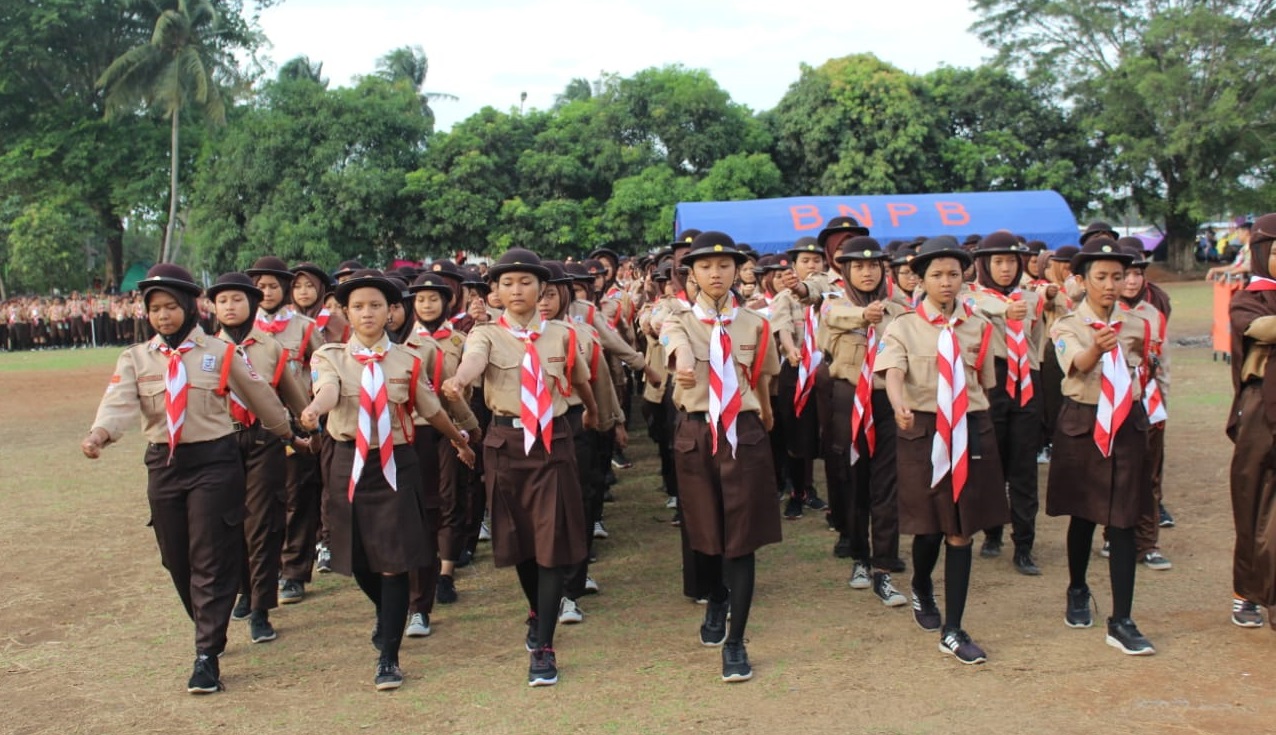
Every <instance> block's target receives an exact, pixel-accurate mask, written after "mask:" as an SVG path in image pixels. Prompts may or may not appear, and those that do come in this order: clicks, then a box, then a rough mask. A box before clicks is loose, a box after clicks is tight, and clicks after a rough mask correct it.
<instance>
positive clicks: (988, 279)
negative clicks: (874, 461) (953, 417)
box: [971, 230, 1045, 576]
mask: <svg viewBox="0 0 1276 735" xmlns="http://www.w3.org/2000/svg"><path fill="white" fill-rule="evenodd" d="M975 267H976V269H977V270H978V274H977V276H976V281H975V286H974V288H973V289H972V293H971V297H972V298H973V299H974V302H975V310H976V311H977V312H978V313H979V315H980V316H982V317H984V318H985V319H987V320H988V321H990V322H992V327H993V334H992V348H991V353H992V354H991V355H990V356H989V357H991V358H992V360H993V365H994V368H995V371H996V374H997V382H996V383H995V384H994V385H993V386H992V387H991V388H989V389H988V401H989V404H990V406H989V415H990V416H991V418H992V424H993V427H994V428H995V429H996V432H997V454H998V456H999V457H1000V458H1001V472H1002V476H1003V477H1005V479H1006V486H1007V488H1008V489H1009V491H1010V518H1011V523H1012V526H1011V533H1010V538H1011V540H1012V541H1014V544H1015V555H1014V565H1015V569H1016V570H1017V571H1018V572H1019V573H1020V574H1026V575H1029V576H1037V575H1040V574H1041V570H1040V569H1039V568H1038V567H1037V562H1036V561H1035V560H1034V559H1033V558H1032V546H1033V543H1034V542H1035V540H1036V535H1037V508H1038V504H1039V503H1038V493H1037V453H1038V452H1040V451H1041V399H1040V398H1039V397H1038V395H1037V390H1038V386H1039V385H1041V372H1040V368H1041V361H1040V356H1039V353H1037V352H1036V351H1035V350H1034V349H1033V346H1034V345H1038V344H1041V343H1042V341H1043V340H1044V334H1045V325H1044V322H1043V321H1042V319H1041V314H1042V311H1043V309H1044V308H1045V304H1044V302H1042V301H1041V300H1040V297H1039V296H1038V295H1037V294H1036V293H1035V292H1033V291H1026V292H1025V291H1023V290H1022V289H1020V287H1019V286H1020V283H1021V282H1022V280H1023V273H1022V271H1023V253H1022V251H1021V250H1020V249H1019V241H1018V239H1017V238H1016V237H1015V236H1014V235H1012V234H1010V233H1009V232H1006V231H1004V230H1001V231H998V232H994V233H992V234H991V235H988V236H987V237H985V238H983V239H982V240H980V242H979V245H978V246H977V247H976V248H975ZM1002 533H1003V528H1002V527H1001V526H995V527H993V528H989V529H985V536H984V548H985V549H986V550H987V552H988V553H987V554H985V553H984V551H981V552H980V553H981V554H983V555H986V556H995V555H997V554H1000V549H1001V542H1002ZM994 551H995V552H996V553H995V554H994V553H993V552H994Z"/></svg>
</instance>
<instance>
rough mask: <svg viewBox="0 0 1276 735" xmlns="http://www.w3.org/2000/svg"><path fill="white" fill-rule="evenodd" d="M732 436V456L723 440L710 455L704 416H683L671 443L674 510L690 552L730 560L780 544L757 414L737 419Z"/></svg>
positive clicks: (771, 482)
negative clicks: (679, 516)
mask: <svg viewBox="0 0 1276 735" xmlns="http://www.w3.org/2000/svg"><path fill="white" fill-rule="evenodd" d="M736 435H737V437H738V439H739V446H738V447H737V449H736V456H735V457H732V456H731V445H729V444H728V443H727V440H726V436H725V435H723V436H720V437H719V438H718V453H717V454H713V453H712V447H713V442H712V439H711V437H710V434H709V424H708V423H706V421H705V417H704V414H682V416H681V421H680V422H679V424H678V427H677V429H675V431H674V440H673V461H674V466H675V468H676V469H677V472H678V506H679V508H681V509H682V517H683V527H684V528H686V529H687V538H688V541H689V542H690V544H691V548H692V549H694V550H696V551H698V552H700V553H701V554H708V555H710V556H725V557H726V558H728V559H734V558H736V557H741V556H745V555H746V554H751V553H753V552H754V551H756V550H758V549H759V548H761V547H763V546H766V545H767V544H775V543H779V542H780V508H779V506H778V505H777V504H776V502H775V493H776V487H775V473H774V471H773V469H772V466H771V461H772V460H771V452H770V447H769V446H768V443H767V442H768V440H767V433H766V429H764V428H763V426H762V419H761V418H760V417H759V416H758V414H757V412H755V411H748V412H744V413H741V414H740V417H739V419H738V420H737V423H736Z"/></svg>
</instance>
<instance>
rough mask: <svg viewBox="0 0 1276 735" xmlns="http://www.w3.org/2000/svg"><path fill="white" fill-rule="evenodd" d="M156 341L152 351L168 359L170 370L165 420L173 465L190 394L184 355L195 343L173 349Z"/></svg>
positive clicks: (165, 384)
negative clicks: (174, 453)
mask: <svg viewBox="0 0 1276 735" xmlns="http://www.w3.org/2000/svg"><path fill="white" fill-rule="evenodd" d="M155 339H156V342H157V344H156V345H155V346H154V347H152V349H156V350H159V351H160V354H161V355H163V356H164V357H166V358H168V369H167V370H166V371H165V373H164V420H165V422H166V423H167V424H168V461H169V463H170V464H171V463H172V462H173V452H175V451H177V445H178V443H179V442H181V440H182V427H183V426H185V425H186V399H187V397H188V394H189V392H190V383H188V382H187V381H186V365H185V364H184V363H183V362H182V355H185V354H186V353H187V352H190V351H191V350H193V349H195V343H194V342H193V341H191V340H189V339H188V340H186V341H185V342H183V343H181V344H180V345H178V346H177V347H176V348H172V347H169V346H168V343H167V342H165V341H164V340H163V339H161V338H159V337H156V338H155Z"/></svg>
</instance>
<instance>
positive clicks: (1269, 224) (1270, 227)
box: [1249, 214, 1276, 247]
mask: <svg viewBox="0 0 1276 735" xmlns="http://www.w3.org/2000/svg"><path fill="white" fill-rule="evenodd" d="M1273 240H1276V214H1265V215H1263V216H1262V217H1259V218H1258V219H1256V220H1254V222H1253V224H1252V225H1250V235H1249V244H1250V246H1251V247H1252V246H1254V245H1261V244H1262V243H1265V242H1271V241H1273Z"/></svg>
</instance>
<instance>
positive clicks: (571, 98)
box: [554, 77, 594, 110]
mask: <svg viewBox="0 0 1276 735" xmlns="http://www.w3.org/2000/svg"><path fill="white" fill-rule="evenodd" d="M593 96H594V87H593V85H592V84H590V82H589V80H588V79H585V78H584V77H575V78H574V79H572V80H571V81H570V82H568V83H567V87H566V88H565V89H563V91H562V92H561V93H559V94H556V95H554V109H555V110H560V109H562V108H564V107H566V106H567V105H570V104H571V103H573V102H580V101H584V100H589V99H591V98H592V97H593Z"/></svg>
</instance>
